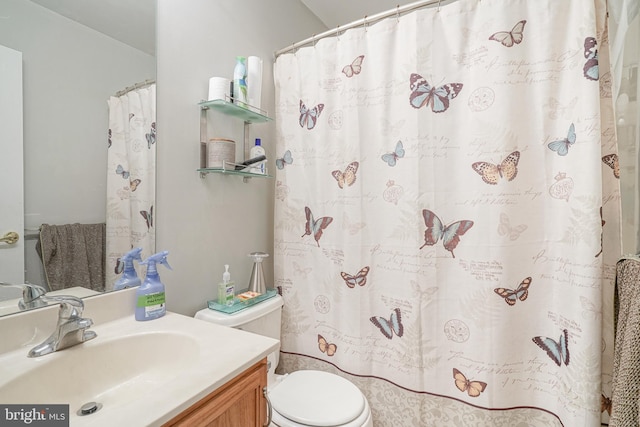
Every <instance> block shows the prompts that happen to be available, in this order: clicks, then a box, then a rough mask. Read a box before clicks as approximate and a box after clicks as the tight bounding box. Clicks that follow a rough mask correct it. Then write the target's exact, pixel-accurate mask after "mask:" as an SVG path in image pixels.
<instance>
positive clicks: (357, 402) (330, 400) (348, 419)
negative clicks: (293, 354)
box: [269, 370, 370, 427]
mask: <svg viewBox="0 0 640 427" xmlns="http://www.w3.org/2000/svg"><path fill="white" fill-rule="evenodd" d="M269 400H270V401H271V405H272V407H273V422H274V424H275V425H277V426H282V427H284V426H287V427H297V426H308V427H311V426H313V427H320V426H345V427H346V426H349V427H351V426H354V427H355V426H363V425H365V421H366V420H367V418H369V413H370V410H369V405H368V403H367V401H366V399H365V398H364V396H363V395H362V392H361V391H360V390H359V389H358V387H356V386H355V385H354V384H353V383H351V382H350V381H348V380H346V379H344V378H342V377H340V376H338V375H334V374H331V373H328V372H322V371H314V370H304V371H296V372H293V373H291V374H289V375H287V376H286V377H285V378H284V379H283V380H282V381H281V382H280V383H279V384H278V385H277V386H276V387H274V388H273V389H271V390H269Z"/></svg>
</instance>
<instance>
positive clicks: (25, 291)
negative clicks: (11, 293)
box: [0, 282, 47, 310]
mask: <svg viewBox="0 0 640 427" xmlns="http://www.w3.org/2000/svg"><path fill="white" fill-rule="evenodd" d="M0 286H7V287H12V288H21V289H22V299H20V301H18V307H19V308H20V310H28V309H30V308H37V307H44V306H46V305H47V302H46V301H45V300H44V299H42V298H40V297H41V296H43V295H44V294H45V293H46V292H47V290H46V289H45V288H43V287H42V286H40V285H33V284H31V283H21V284H15V285H14V284H12V283H6V282H0Z"/></svg>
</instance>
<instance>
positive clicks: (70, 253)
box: [36, 223, 106, 292]
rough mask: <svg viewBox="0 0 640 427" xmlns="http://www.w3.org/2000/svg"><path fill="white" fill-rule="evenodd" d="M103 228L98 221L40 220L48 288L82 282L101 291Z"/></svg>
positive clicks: (102, 286)
mask: <svg viewBox="0 0 640 427" xmlns="http://www.w3.org/2000/svg"><path fill="white" fill-rule="evenodd" d="M105 229H106V226H105V224H104V223H102V224H77V223H76V224H65V225H49V224H42V227H41V228H40V241H39V242H38V243H39V245H40V247H39V248H36V249H39V250H38V253H39V254H40V258H42V264H43V266H44V272H45V277H46V278H47V282H48V284H49V289H50V290H52V291H57V290H60V289H66V288H71V287H74V286H82V287H84V288H88V289H92V290H94V291H99V292H102V291H104V289H105V288H104V253H105Z"/></svg>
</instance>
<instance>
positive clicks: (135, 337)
mask: <svg viewBox="0 0 640 427" xmlns="http://www.w3.org/2000/svg"><path fill="white" fill-rule="evenodd" d="M134 301H135V289H126V290H123V291H120V292H111V293H108V294H104V295H99V296H95V297H89V298H85V299H84V303H85V309H84V316H85V317H88V318H91V319H92V320H93V326H92V327H91V328H90V329H91V330H93V331H95V332H96V333H97V337H96V338H94V339H92V340H90V341H87V342H85V343H82V344H78V345H75V346H73V347H70V348H66V349H63V350H60V351H56V352H54V353H51V354H47V355H44V356H41V357H36V358H29V357H27V353H28V352H29V350H30V349H31V348H32V347H34V346H35V345H37V344H39V343H40V342H42V340H44V339H46V338H47V336H48V335H49V334H50V333H51V331H52V330H53V329H54V327H55V325H56V319H57V315H58V307H56V306H53V307H45V308H42V309H37V310H32V311H29V312H23V313H19V314H15V315H12V316H6V317H2V318H0V403H3V404H11V403H15V404H68V405H69V418H70V424H71V425H72V426H73V427H83V426H87V427H98V426H100V427H102V426H104V427H107V426H109V427H111V426H114V425H123V426H124V425H126V426H131V427H136V426H189V427H192V426H198V425H213V426H229V425H233V426H258V425H260V426H261V425H263V424H264V422H265V420H266V402H265V398H264V396H263V389H264V387H266V384H267V376H266V359H265V358H266V356H267V355H268V354H269V353H271V352H273V351H274V350H275V349H276V348H278V341H277V340H275V339H271V338H267V337H263V336H259V335H255V334H251V333H248V332H245V331H240V330H237V329H233V328H227V327H223V326H219V325H215V324H211V323H208V322H203V321H200V320H197V319H194V318H191V317H187V316H182V315H179V314H175V313H171V312H167V314H166V315H165V316H164V317H162V318H160V319H156V320H151V321H146V322H137V321H135V319H134V316H133V307H134ZM89 402H96V403H97V404H98V405H99V409H98V410H97V411H95V412H94V413H91V414H90V415H79V414H78V411H79V409H80V408H81V407H82V406H83V405H85V404H87V403H89ZM0 423H1V422H0Z"/></svg>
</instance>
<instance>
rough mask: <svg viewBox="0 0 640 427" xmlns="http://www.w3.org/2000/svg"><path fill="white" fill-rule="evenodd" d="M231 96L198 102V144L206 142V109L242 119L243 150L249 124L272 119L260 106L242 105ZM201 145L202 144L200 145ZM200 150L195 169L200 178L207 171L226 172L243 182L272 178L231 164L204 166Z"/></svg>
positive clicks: (204, 160) (246, 142)
mask: <svg viewBox="0 0 640 427" xmlns="http://www.w3.org/2000/svg"><path fill="white" fill-rule="evenodd" d="M232 101H233V100H232V99H231V98H228V99H226V100H222V99H216V100H213V101H201V102H199V103H198V105H199V106H200V144H206V142H207V141H208V139H207V110H214V111H218V112H220V113H222V114H225V115H227V116H230V117H235V118H237V119H241V120H242V121H244V132H243V133H244V135H243V150H242V151H243V152H244V149H245V148H246V147H247V146H248V144H249V141H248V138H249V125H250V124H255V123H266V122H270V121H272V120H273V119H272V118H271V117H268V116H267V112H266V111H264V110H261V109H260V108H257V107H253V106H251V105H249V104H246V107H242V106H240V105H239V104H237V103H234V102H232ZM202 147H203V146H202ZM202 147H201V150H200V168H198V169H197V171H198V172H200V178H204V177H205V176H207V174H209V173H218V174H227V175H236V176H241V177H242V178H243V181H244V182H248V181H249V179H250V178H273V177H272V176H270V175H263V174H257V173H250V172H242V171H237V170H235V169H234V166H232V168H231V169H227V168H225V167H222V168H206V167H204V165H205V164H206V149H204V148H202Z"/></svg>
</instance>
